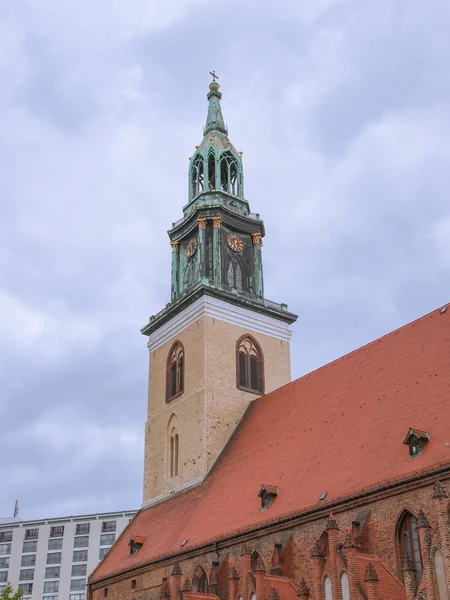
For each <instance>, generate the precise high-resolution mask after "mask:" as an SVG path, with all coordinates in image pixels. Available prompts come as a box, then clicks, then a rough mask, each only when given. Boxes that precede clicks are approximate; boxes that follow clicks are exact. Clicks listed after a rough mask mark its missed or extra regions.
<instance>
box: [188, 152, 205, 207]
mask: <svg viewBox="0 0 450 600" xmlns="http://www.w3.org/2000/svg"><path fill="white" fill-rule="evenodd" d="M204 185H205V182H204V174H203V157H202V156H200V155H199V156H197V158H196V159H195V160H194V162H193V165H192V171H191V186H192V190H191V191H192V197H193V198H195V196H197V195H198V194H200V193H201V192H203V190H204Z"/></svg>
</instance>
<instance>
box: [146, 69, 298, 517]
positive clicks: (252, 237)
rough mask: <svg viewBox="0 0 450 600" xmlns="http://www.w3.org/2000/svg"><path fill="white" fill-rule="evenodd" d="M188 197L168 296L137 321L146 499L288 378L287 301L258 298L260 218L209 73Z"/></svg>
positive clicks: (209, 462)
mask: <svg viewBox="0 0 450 600" xmlns="http://www.w3.org/2000/svg"><path fill="white" fill-rule="evenodd" d="M207 97H208V103H209V104H208V115H207V119H206V125H205V127H204V129H203V140H202V142H201V144H200V146H196V151H195V153H194V155H193V156H192V158H191V159H190V166H189V188H188V202H187V204H186V205H185V206H184V208H183V217H182V218H181V219H180V220H179V221H177V222H176V223H173V224H172V229H170V230H169V232H168V233H169V238H170V244H171V247H172V287H171V302H170V303H169V304H167V305H166V308H164V309H163V310H162V311H161V312H159V313H158V314H157V315H154V316H152V317H150V320H149V322H148V324H147V325H145V327H143V328H142V329H141V332H142V333H143V334H144V335H147V336H148V344H147V345H148V349H149V352H150V374H149V395H148V420H147V423H146V429H145V463H144V505H150V504H153V503H156V502H158V501H160V500H163V499H165V498H167V497H168V496H169V495H171V494H174V493H177V492H179V491H182V490H184V489H187V488H188V487H191V486H193V485H197V484H199V483H201V482H202V480H203V479H204V478H205V476H206V475H207V473H208V472H209V470H210V469H211V467H212V466H213V464H214V462H215V460H216V459H217V457H218V456H219V454H220V452H221V451H222V450H223V448H224V446H225V444H226V443H227V441H228V440H229V438H230V436H231V435H232V433H233V431H234V429H235V428H236V426H237V424H238V423H239V421H240V419H241V418H242V416H243V414H244V412H245V410H246V408H247V406H248V404H249V403H250V402H251V401H252V400H254V399H255V398H257V397H259V396H260V395H261V394H264V393H268V392H270V391H272V390H274V389H276V388H278V387H280V386H282V385H284V384H286V383H288V382H289V381H290V380H291V368H290V336H291V331H290V325H291V324H292V323H293V322H294V321H295V320H296V319H297V317H296V315H294V314H292V313H290V312H289V311H288V309H287V306H286V305H285V304H277V303H275V302H272V301H269V300H266V299H265V298H264V282H263V268H262V253H261V248H262V238H263V237H264V234H265V232H264V224H263V221H262V220H261V219H260V216H259V214H253V213H251V212H250V207H249V204H248V201H247V200H246V199H245V198H244V175H243V166H242V154H241V153H238V152H237V151H236V149H235V148H234V146H233V145H232V143H231V142H230V140H229V139H228V130H227V128H226V126H225V123H224V120H223V116H222V109H221V106H220V100H221V97H222V94H221V93H220V91H219V84H218V83H217V81H216V76H215V75H214V74H213V81H212V82H211V84H210V86H209V93H208V96H207Z"/></svg>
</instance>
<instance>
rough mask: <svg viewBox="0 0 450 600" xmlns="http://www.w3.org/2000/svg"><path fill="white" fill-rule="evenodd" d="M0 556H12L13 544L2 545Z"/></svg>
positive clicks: (0, 546)
mask: <svg viewBox="0 0 450 600" xmlns="http://www.w3.org/2000/svg"><path fill="white" fill-rule="evenodd" d="M0 554H11V544H0Z"/></svg>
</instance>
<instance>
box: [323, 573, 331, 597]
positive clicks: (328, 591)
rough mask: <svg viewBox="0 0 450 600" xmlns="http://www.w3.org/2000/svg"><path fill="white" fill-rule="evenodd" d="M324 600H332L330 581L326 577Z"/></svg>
mask: <svg viewBox="0 0 450 600" xmlns="http://www.w3.org/2000/svg"><path fill="white" fill-rule="evenodd" d="M324 586H325V600H333V592H332V589H331V579H330V578H329V577H327V578H326V579H325V583H324Z"/></svg>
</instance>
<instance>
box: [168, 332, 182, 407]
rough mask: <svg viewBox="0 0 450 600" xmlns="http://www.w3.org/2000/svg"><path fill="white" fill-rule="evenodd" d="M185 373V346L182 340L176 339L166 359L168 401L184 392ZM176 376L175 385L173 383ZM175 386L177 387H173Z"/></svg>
mask: <svg viewBox="0 0 450 600" xmlns="http://www.w3.org/2000/svg"><path fill="white" fill-rule="evenodd" d="M174 367H175V368H174ZM174 373H175V375H174ZM185 373H186V353H185V350H184V346H183V344H182V342H180V340H175V341H174V343H173V344H172V346H171V348H170V351H169V353H168V355H167V361H166V402H171V401H172V400H174V399H175V398H178V397H179V396H181V395H182V394H183V393H184V382H185ZM174 377H175V386H174V385H173V383H174V380H173V378H174ZM174 387H175V389H173V388H174Z"/></svg>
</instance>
